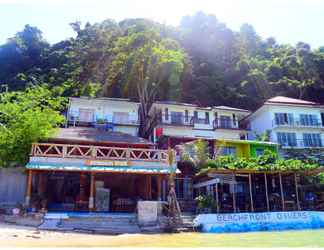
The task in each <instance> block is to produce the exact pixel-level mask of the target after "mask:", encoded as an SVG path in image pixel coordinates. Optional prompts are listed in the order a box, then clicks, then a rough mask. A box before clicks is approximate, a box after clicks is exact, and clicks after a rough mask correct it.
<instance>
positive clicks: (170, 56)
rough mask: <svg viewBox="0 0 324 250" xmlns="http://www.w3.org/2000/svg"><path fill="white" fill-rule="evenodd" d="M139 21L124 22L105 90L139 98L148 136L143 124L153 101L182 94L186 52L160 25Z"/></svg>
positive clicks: (142, 130)
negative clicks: (166, 34) (128, 24)
mask: <svg viewBox="0 0 324 250" xmlns="http://www.w3.org/2000/svg"><path fill="white" fill-rule="evenodd" d="M138 23H139V25H136V26H127V25H126V24H124V25H123V26H126V27H124V34H125V35H124V36H122V37H120V38H119V39H118V40H117V42H116V47H115V49H114V52H115V56H114V60H113V61H112V63H111V65H110V68H109V76H110V81H109V84H108V85H107V86H106V91H107V94H108V95H115V96H116V95H117V96H126V97H129V98H132V99H136V100H139V101H140V103H141V110H140V118H141V121H142V123H141V128H140V131H141V132H142V134H141V136H143V137H148V135H149V133H150V132H149V131H147V129H146V127H144V126H145V124H147V119H148V112H149V109H150V107H151V106H152V104H153V102H154V101H156V100H157V99H158V96H160V97H161V96H165V97H167V98H168V99H173V100H175V99H177V98H178V97H179V95H180V76H181V74H182V72H183V69H184V57H185V55H184V52H183V51H182V50H181V49H180V47H179V45H178V43H177V42H176V41H174V40H172V39H169V38H168V39H165V38H163V37H162V36H161V34H160V32H159V28H158V27H150V26H148V24H147V23H146V21H145V20H138Z"/></svg>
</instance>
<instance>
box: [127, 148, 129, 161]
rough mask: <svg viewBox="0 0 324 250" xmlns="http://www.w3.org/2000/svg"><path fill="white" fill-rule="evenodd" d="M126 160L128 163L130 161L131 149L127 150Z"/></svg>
mask: <svg viewBox="0 0 324 250" xmlns="http://www.w3.org/2000/svg"><path fill="white" fill-rule="evenodd" d="M126 160H127V161H129V160H130V149H129V148H127V149H126Z"/></svg>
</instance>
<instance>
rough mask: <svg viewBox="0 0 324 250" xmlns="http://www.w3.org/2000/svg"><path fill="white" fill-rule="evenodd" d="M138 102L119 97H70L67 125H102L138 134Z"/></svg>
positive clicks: (117, 130)
mask: <svg viewBox="0 0 324 250" xmlns="http://www.w3.org/2000/svg"><path fill="white" fill-rule="evenodd" d="M139 107H140V103H138V102H131V101H130V100H129V99H121V98H88V97H81V98H75V97H71V98H70V100H69V107H68V111H67V122H68V125H69V126H71V125H72V126H89V125H93V126H94V127H102V126H103V127H104V128H105V129H106V130H110V131H114V132H122V133H126V134H130V135H133V136H137V135H138V129H139V124H140V120H139V115H138V112H139Z"/></svg>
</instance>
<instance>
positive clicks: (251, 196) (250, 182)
mask: <svg viewBox="0 0 324 250" xmlns="http://www.w3.org/2000/svg"><path fill="white" fill-rule="evenodd" d="M249 190H250V204H251V212H254V205H253V194H252V178H251V174H249Z"/></svg>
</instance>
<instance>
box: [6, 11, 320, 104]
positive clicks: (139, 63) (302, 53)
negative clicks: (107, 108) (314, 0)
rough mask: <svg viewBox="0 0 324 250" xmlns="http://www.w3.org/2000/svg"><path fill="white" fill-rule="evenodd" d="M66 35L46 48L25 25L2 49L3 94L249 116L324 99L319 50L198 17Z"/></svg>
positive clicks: (92, 27) (80, 29) (94, 27)
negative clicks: (280, 103)
mask: <svg viewBox="0 0 324 250" xmlns="http://www.w3.org/2000/svg"><path fill="white" fill-rule="evenodd" d="M71 28H72V29H73V30H74V31H75V33H76V36H75V37H73V38H69V39H66V40H63V41H61V42H58V43H56V44H52V45H51V44H49V43H48V42H47V41H46V40H45V38H44V37H43V35H42V32H41V31H40V30H39V29H38V28H37V27H33V26H30V25H26V26H25V28H24V29H23V30H22V31H21V32H18V33H17V34H16V35H15V36H14V37H12V38H9V39H8V41H7V42H6V43H5V44H3V45H1V46H0V91H6V90H9V91H16V90H24V89H26V88H28V87H29V86H36V85H40V84H42V83H47V84H48V86H49V88H50V89H52V88H53V89H55V91H60V92H61V93H62V94H63V96H81V95H85V96H108V97H128V98H131V99H134V100H137V101H140V100H141V98H143V96H146V98H148V99H151V100H153V99H154V100H155V99H158V100H176V101H183V102H192V103H196V104H200V105H208V106H210V105H230V106H236V107H241V108H247V109H251V110H253V109H255V108H256V107H258V106H259V105H260V104H262V103H263V101H264V100H265V99H267V98H270V97H272V96H274V95H285V96H289V97H294V98H303V99H306V100H311V101H316V102H323V100H324V84H323V80H324V73H323V72H324V47H323V48H317V49H311V47H310V46H309V45H308V44H307V43H305V42H299V43H298V44H296V45H295V46H294V45H288V44H280V43H278V42H277V41H276V40H275V39H274V38H272V37H270V38H262V37H260V36H259V35H258V33H257V31H255V30H254V28H253V26H251V25H249V24H243V25H242V27H241V28H240V29H239V30H238V31H234V30H232V29H230V28H228V27H227V26H226V24H224V23H222V22H221V21H219V20H218V19H217V18H216V17H215V16H213V15H208V14H205V13H203V12H198V13H196V14H194V15H192V16H186V17H183V18H182V21H181V23H180V25H179V26H178V27H173V26H167V25H164V24H160V23H157V22H153V21H151V20H147V19H140V18H139V19H125V20H123V21H121V22H116V21H114V20H111V19H107V20H105V21H103V22H101V23H94V24H90V23H86V24H85V25H82V24H81V23H78V22H76V23H72V24H71ZM144 89H145V91H147V93H146V94H145V95H144V92H143V91H144ZM152 98H153V99H152ZM148 102H150V101H148Z"/></svg>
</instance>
